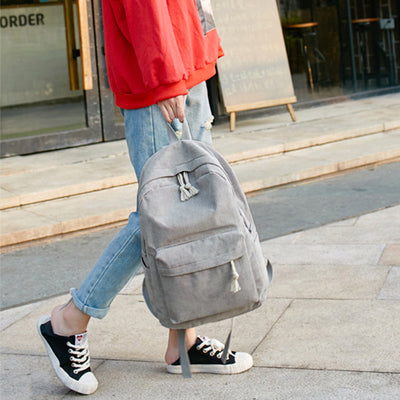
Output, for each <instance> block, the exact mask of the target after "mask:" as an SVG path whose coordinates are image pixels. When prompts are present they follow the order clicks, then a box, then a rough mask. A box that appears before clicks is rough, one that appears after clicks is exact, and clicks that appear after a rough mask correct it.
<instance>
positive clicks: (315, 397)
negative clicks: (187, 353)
mask: <svg viewBox="0 0 400 400" xmlns="http://www.w3.org/2000/svg"><path fill="white" fill-rule="evenodd" d="M96 375H97V377H98V379H99V380H100V386H99V389H98V391H97V392H96V393H94V394H93V395H91V398H92V399H94V400H109V399H113V398H116V399H118V400H131V399H133V398H135V399H140V400H176V399H182V400H186V399H187V400H189V399H196V400H209V399H214V398H224V399H233V400H237V399H238V400H239V399H243V400H244V399H245V400H289V399H295V400H339V399H340V400H378V399H379V400H394V399H396V398H399V396H400V385H399V383H400V377H399V375H394V374H374V373H359V372H342V371H311V370H289V369H275V368H257V367H254V368H252V369H251V370H250V371H248V372H245V373H243V374H239V375H233V376H229V375H210V374H196V375H194V376H193V378H192V379H182V377H181V376H179V375H169V374H167V373H165V370H164V366H163V365H162V364H160V363H143V362H137V363H127V362H123V361H106V362H104V363H103V364H101V366H99V368H97V370H96ZM133 396H134V397H133ZM65 398H66V399H72V398H76V396H74V395H73V394H68V395H67V396H66V397H65Z"/></svg>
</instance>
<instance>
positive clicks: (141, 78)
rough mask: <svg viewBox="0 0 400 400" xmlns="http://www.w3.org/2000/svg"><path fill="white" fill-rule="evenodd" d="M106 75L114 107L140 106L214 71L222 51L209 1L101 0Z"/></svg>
mask: <svg viewBox="0 0 400 400" xmlns="http://www.w3.org/2000/svg"><path fill="white" fill-rule="evenodd" d="M102 6H103V22H104V37H105V52H106V61H107V73H108V79H109V82H110V86H111V89H112V91H113V92H114V95H115V102H116V104H117V106H119V107H121V108H125V109H132V108H142V107H147V106H150V105H152V104H156V103H157V102H159V101H161V100H165V99H168V98H171V97H175V96H178V95H185V94H187V89H189V88H191V87H193V86H195V85H197V84H198V83H200V82H202V81H204V80H206V79H208V78H210V77H211V76H213V75H214V74H215V63H216V61H217V58H218V57H220V56H222V55H223V52H222V49H221V47H220V39H219V37H218V34H217V31H216V29H215V25H214V21H213V18H212V13H211V7H210V0H102Z"/></svg>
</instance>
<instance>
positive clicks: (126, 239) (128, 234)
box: [71, 82, 212, 318]
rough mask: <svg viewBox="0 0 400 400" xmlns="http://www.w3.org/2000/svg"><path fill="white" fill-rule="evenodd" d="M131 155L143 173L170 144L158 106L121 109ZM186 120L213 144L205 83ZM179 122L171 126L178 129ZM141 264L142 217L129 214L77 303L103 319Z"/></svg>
mask: <svg viewBox="0 0 400 400" xmlns="http://www.w3.org/2000/svg"><path fill="white" fill-rule="evenodd" d="M122 113H123V115H124V121H125V136H126V141H127V144H128V149H129V157H130V159H131V162H132V164H133V167H134V169H135V172H136V176H137V177H139V176H140V172H141V171H142V168H143V165H144V164H145V162H146V160H147V159H148V158H149V157H150V156H152V155H153V154H154V153H155V152H156V151H158V150H160V149H161V148H162V147H164V146H166V145H168V143H169V139H168V127H167V123H166V122H165V120H164V118H163V116H162V114H161V111H160V109H159V108H158V106H157V105H153V106H150V107H145V108H140V109H136V110H122ZM185 119H186V120H187V122H188V125H189V128H190V131H191V135H192V138H193V139H194V140H200V141H203V142H206V143H208V144H211V132H210V128H211V121H212V115H211V111H210V107H209V103H208V97H207V88H206V84H205V82H203V83H201V84H199V85H197V86H195V87H193V88H192V89H190V90H189V94H188V95H187V96H186V100H185ZM178 124H179V121H178V120H175V121H173V123H172V125H173V127H174V128H175V130H178V128H179V127H178ZM140 266H141V243H140V229H139V216H138V213H137V212H133V213H131V214H130V216H129V219H128V224H127V225H126V226H125V227H124V228H123V229H122V230H121V231H120V232H119V233H118V234H117V235H116V236H115V238H114V239H113V240H112V241H111V243H110V244H109V245H108V246H107V248H106V249H105V251H104V252H103V254H102V255H101V256H100V258H99V260H98V261H97V263H96V264H95V266H94V267H93V269H92V270H91V271H90V272H89V274H88V276H87V277H86V279H85V280H84V281H83V282H82V284H81V286H80V287H79V289H78V290H76V289H71V295H72V298H73V301H74V304H75V305H76V306H77V307H78V308H79V309H80V310H81V311H82V312H84V313H85V314H88V315H90V316H91V317H95V318H104V317H105V316H106V314H107V312H108V310H109V309H110V305H111V303H112V301H113V299H114V298H115V296H116V295H117V294H118V293H119V292H120V290H121V289H122V288H123V287H124V286H125V285H126V283H127V282H128V281H129V279H130V278H131V277H133V276H134V275H135V274H136V273H137V271H138V270H139V268H140Z"/></svg>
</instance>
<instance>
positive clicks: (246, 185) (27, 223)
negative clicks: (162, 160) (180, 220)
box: [0, 130, 400, 247]
mask: <svg viewBox="0 0 400 400" xmlns="http://www.w3.org/2000/svg"><path fill="white" fill-rule="evenodd" d="M239 136H240V135H239ZM239 136H238V137H237V139H238V142H237V144H236V146H238V147H237V148H240V143H242V145H243V146H244V142H245V141H244V140H243V139H241V138H240V137H239ZM247 140H248V138H247ZM250 140H251V139H250ZM220 143H221V142H220ZM229 143H230V146H232V148H233V146H234V143H233V141H229ZM258 146H259V148H260V142H259V141H258ZM225 150H226V148H225ZM246 151H247V150H246ZM230 153H231V154H235V153H234V152H232V151H231V152H230ZM399 158H400V130H392V131H387V132H380V133H375V134H369V135H367V136H360V137H354V138H351V139H346V140H341V141H334V142H331V143H327V144H323V145H314V146H313V147H310V148H304V149H298V150H292V151H290V152H283V153H282V154H279V153H278V152H275V153H272V155H271V154H269V155H265V154H264V153H263V155H262V157H258V158H253V159H251V160H247V161H246V162H244V161H243V159H241V162H237V161H236V163H233V169H234V171H235V172H236V174H237V176H238V178H239V180H240V182H241V184H242V187H243V189H244V191H245V192H246V193H251V192H255V191H258V190H264V189H268V188H272V187H275V186H279V185H284V184H288V183H294V182H299V181H302V180H306V179H311V178H316V177H321V176H322V177H323V176H327V175H330V174H333V173H336V172H341V171H346V170H350V169H353V168H358V167H362V166H365V165H371V164H375V163H379V162H383V161H388V160H397V159H399ZM103 161H104V160H103ZM81 167H82V166H81ZM84 170H85V169H84V168H83V167H82V168H81V169H79V167H78V168H77V170H76V171H74V173H78V174H79V171H82V173H81V176H83V175H85V174H90V169H88V171H89V172H88V171H86V172H83V171H84ZM96 174H97V173H95V172H94V175H95V176H97V175H96ZM44 176H46V175H44ZM48 176H49V175H48V174H47V177H48ZM120 176H123V175H120ZM43 179H44V178H43ZM47 179H49V178H47ZM94 181H96V180H94ZM27 184H30V182H27ZM55 190H56V189H55ZM136 190H137V184H136V183H126V184H124V185H123V186H121V185H120V186H117V187H111V188H106V189H103V190H96V191H91V192H87V193H83V194H77V195H74V196H70V197H65V198H56V199H53V200H48V201H41V202H38V203H36V204H28V205H25V206H20V207H13V208H9V209H6V210H3V211H2V214H3V215H2V233H1V240H0V245H1V246H2V247H8V246H13V245H16V244H21V243H26V242H29V241H33V240H38V239H44V238H49V237H52V236H57V235H63V234H67V233H71V232H77V231H82V230H87V229H92V228H96V227H102V226H107V225H110V224H115V223H122V222H124V221H126V219H127V218H128V215H129V213H130V212H131V211H132V210H134V209H135V208H136Z"/></svg>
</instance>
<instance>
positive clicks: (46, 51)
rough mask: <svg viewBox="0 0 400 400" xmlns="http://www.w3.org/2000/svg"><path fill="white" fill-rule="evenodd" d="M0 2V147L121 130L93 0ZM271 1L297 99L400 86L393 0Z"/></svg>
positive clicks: (78, 140)
mask: <svg viewBox="0 0 400 400" xmlns="http://www.w3.org/2000/svg"><path fill="white" fill-rule="evenodd" d="M0 8H1V10H0V11H1V15H0V29H1V31H0V32H1V37H0V44H1V47H0V51H1V55H0V62H1V100H0V107H1V136H0V145H1V156H10V155H16V154H29V153H34V152H39V151H45V150H51V149H58V148H65V147H71V146H78V145H82V144H89V143H97V142H102V141H109V140H115V139H119V138H122V137H123V120H122V117H121V115H120V112H119V110H118V109H117V108H116V107H115V106H114V102H113V96H112V93H111V91H110V89H109V87H108V83H107V72H106V68H105V61H104V47H103V37H102V26H101V2H100V0H1V1H0ZM278 8H279V13H280V19H281V24H282V30H283V35H284V39H285V45H286V51H287V55H288V60H289V65H290V70H291V75H292V80H293V84H294V90H295V95H296V97H297V99H298V102H308V101H319V100H321V99H327V98H332V97H338V96H339V97H340V96H349V95H353V94H354V93H365V92H370V91H373V93H375V92H376V91H382V90H388V89H389V90H390V89H391V88H396V87H398V86H399V82H400V43H399V39H400V26H399V11H400V4H399V2H398V1H397V0H278ZM214 101H215V99H214Z"/></svg>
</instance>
